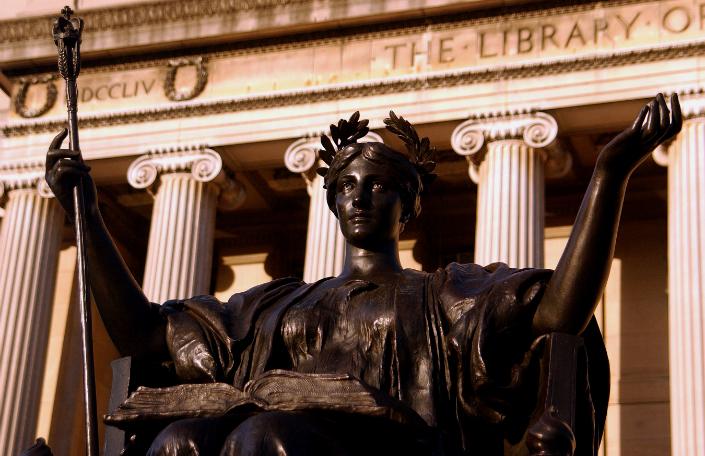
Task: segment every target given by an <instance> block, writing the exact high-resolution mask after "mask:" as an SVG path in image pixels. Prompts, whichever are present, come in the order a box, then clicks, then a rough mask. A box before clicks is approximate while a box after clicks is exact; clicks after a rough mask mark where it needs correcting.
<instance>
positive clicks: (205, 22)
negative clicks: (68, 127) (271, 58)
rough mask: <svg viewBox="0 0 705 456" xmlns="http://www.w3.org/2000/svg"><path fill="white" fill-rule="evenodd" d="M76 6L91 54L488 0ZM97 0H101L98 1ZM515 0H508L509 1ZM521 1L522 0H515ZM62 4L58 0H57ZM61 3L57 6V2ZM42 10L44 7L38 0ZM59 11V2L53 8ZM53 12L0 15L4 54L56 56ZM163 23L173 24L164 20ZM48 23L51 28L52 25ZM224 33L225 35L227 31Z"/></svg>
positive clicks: (333, 24) (421, 12)
mask: <svg viewBox="0 0 705 456" xmlns="http://www.w3.org/2000/svg"><path fill="white" fill-rule="evenodd" d="M86 3H87V5H88V9H81V8H79V9H78V10H77V13H78V14H79V15H80V16H81V17H82V18H83V19H84V20H85V22H86V30H85V31H86V33H85V34H84V36H83V44H82V54H83V56H84V57H89V56H91V55H92V54H96V53H101V52H105V51H109V50H113V49H125V48H127V49H129V48H133V47H136V46H147V45H148V46H155V45H161V44H169V43H176V45H177V46H179V47H182V46H184V45H186V44H187V43H189V42H193V43H196V44H198V42H199V41H202V40H208V41H213V39H215V40H216V41H218V40H222V41H231V39H232V37H234V36H236V37H237V38H238V39H253V38H257V37H259V36H262V35H263V34H267V35H268V36H272V35H281V34H286V33H289V32H288V31H287V29H289V30H290V29H291V28H292V27H297V28H309V27H310V28H316V29H321V28H337V27H340V26H343V25H345V24H346V23H348V22H350V23H359V22H360V21H364V20H365V19H366V18H368V17H373V18H374V20H375V21H380V20H395V19H398V16H399V14H400V13H403V14H404V17H405V18H412V17H415V18H423V17H425V16H426V15H428V14H434V13H435V14H438V13H450V12H457V11H468V10H470V9H477V8H478V7H485V6H486V5H487V4H490V5H491V4H492V3H494V2H492V1H488V0H420V1H418V0H417V1H413V2H410V1H401V2H399V1H389V0H386V1H385V0H354V1H347V2H345V1H338V0H199V1H192V0H161V1H150V2H144V3H142V2H139V3H136V4H123V5H120V6H115V7H110V8H91V3H93V2H86ZM98 3H100V2H98ZM506 3H511V2H506ZM516 3H524V2H523V1H522V0H516ZM59 5H61V3H59ZM81 6H83V7H84V8H85V6H84V2H81ZM59 8H60V7H59ZM41 10H42V14H44V13H45V12H46V11H47V10H46V7H44V6H42V7H41ZM56 13H58V9H57V11H56ZM52 18H53V16H50V15H43V16H35V17H28V18H22V19H11V20H4V21H0V62H4V63H10V62H11V63H12V66H18V65H24V64H25V63H26V64H29V65H33V64H36V63H38V62H40V61H46V62H51V61H52V60H54V59H55V58H56V50H55V48H54V45H53V43H51V41H49V42H48V43H47V40H46V38H47V33H49V36H51V34H50V31H51V23H52V22H51V21H52ZM165 25H168V26H167V27H165ZM47 31H49V32H47ZM225 37H227V38H225Z"/></svg>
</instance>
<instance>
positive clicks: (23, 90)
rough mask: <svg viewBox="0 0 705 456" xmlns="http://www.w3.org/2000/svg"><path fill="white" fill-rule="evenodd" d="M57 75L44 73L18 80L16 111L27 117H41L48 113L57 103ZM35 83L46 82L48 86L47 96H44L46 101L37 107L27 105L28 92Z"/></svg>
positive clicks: (15, 101)
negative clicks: (55, 81)
mask: <svg viewBox="0 0 705 456" xmlns="http://www.w3.org/2000/svg"><path fill="white" fill-rule="evenodd" d="M55 79H56V75H53V74H50V75H44V76H38V77H33V78H22V79H20V80H19V81H18V83H19V88H18V89H17V93H16V94H15V100H14V103H13V105H14V107H15V112H16V113H17V114H18V115H19V116H20V117H24V118H25V119H30V118H33V117H39V116H42V115H44V114H46V113H47V112H48V111H49V110H50V109H51V108H52V107H53V106H54V103H56V96H57V94H58V91H57V89H56V84H55V83H54V80H55ZM35 84H44V85H45V87H46V96H45V98H44V103H43V104H42V105H41V106H39V107H37V108H28V107H27V105H26V98H27V92H28V91H29V88H30V87H31V86H33V85H35Z"/></svg>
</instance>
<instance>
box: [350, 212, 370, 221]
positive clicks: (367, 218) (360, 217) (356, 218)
mask: <svg viewBox="0 0 705 456" xmlns="http://www.w3.org/2000/svg"><path fill="white" fill-rule="evenodd" d="M373 220H374V218H373V217H372V216H371V215H363V214H357V215H353V216H352V217H350V221H351V222H353V223H368V222H371V221H373Z"/></svg>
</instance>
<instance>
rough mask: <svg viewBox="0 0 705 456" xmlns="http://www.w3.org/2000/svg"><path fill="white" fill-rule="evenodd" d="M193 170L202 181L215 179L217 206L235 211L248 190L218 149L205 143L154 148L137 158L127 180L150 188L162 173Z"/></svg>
mask: <svg viewBox="0 0 705 456" xmlns="http://www.w3.org/2000/svg"><path fill="white" fill-rule="evenodd" d="M171 173H190V174H191V177H193V179H195V180H197V181H199V182H212V183H214V184H217V188H218V189H219V197H218V207H219V208H220V209H223V210H232V209H235V208H237V207H239V206H240V205H241V204H242V203H243V202H244V199H245V189H244V187H243V186H242V184H240V183H239V182H237V181H236V180H235V179H234V178H233V177H232V176H228V175H226V172H225V169H224V168H223V160H222V159H221V157H220V154H218V152H216V151H214V150H212V149H209V148H207V147H206V146H205V145H187V146H175V147H170V148H163V149H153V150H149V151H147V153H146V154H144V155H142V156H140V157H138V158H137V159H135V161H133V162H132V163H131V164H130V167H129V168H128V169H127V181H128V182H129V183H130V185H131V186H132V187H134V188H138V189H143V188H148V187H151V186H152V185H154V184H155V182H156V181H157V177H159V176H160V175H162V174H171Z"/></svg>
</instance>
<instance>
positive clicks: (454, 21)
mask: <svg viewBox="0 0 705 456" xmlns="http://www.w3.org/2000/svg"><path fill="white" fill-rule="evenodd" d="M208 1H209V2H213V1H218V0H208ZM231 1H232V0H231ZM262 1H263V3H264V2H265V0H262ZM269 1H271V2H272V3H274V4H277V3H278V2H277V0H269ZM651 1H653V0H613V1H611V2H610V8H614V7H618V6H623V5H631V4H639V3H647V2H651ZM310 2H312V0H289V1H284V0H281V5H293V4H303V3H310ZM162 3H163V4H164V5H170V4H171V2H162ZM562 3H564V5H561V6H554V7H547V8H544V9H528V10H527V9H526V8H527V7H528V6H527V5H524V6H523V8H521V7H520V11H517V12H511V13H506V12H503V13H502V14H494V15H493V14H489V13H491V11H490V12H488V11H471V12H468V13H464V14H455V15H452V16H450V17H449V16H438V17H427V18H424V19H423V20H420V19H411V20H406V21H402V22H396V23H391V24H387V23H382V24H372V25H369V26H364V27H360V28H353V29H350V30H348V29H344V30H339V29H335V30H324V31H317V32H310V33H304V34H300V35H296V36H295V37H291V36H281V37H273V38H263V39H256V40H250V41H245V42H243V43H233V44H232V46H233V48H231V49H224V50H219V51H214V52H205V53H204V52H203V50H202V49H201V50H198V52H197V53H196V54H183V55H179V56H178V57H175V56H173V55H172V56H167V57H156V58H140V57H139V56H132V57H116V58H114V59H113V60H114V61H117V62H116V63H111V64H109V65H100V66H91V62H86V63H84V64H83V68H81V73H82V74H84V75H85V74H92V73H105V72H113V71H128V70H134V69H143V68H149V67H154V66H162V65H169V63H170V62H171V61H172V60H174V59H175V58H189V57H194V58H197V57H198V56H203V57H206V58H208V59H209V60H217V59H220V58H227V57H232V56H241V55H257V54H262V53H268V52H280V51H287V50H295V49H304V48H310V47H313V46H319V45H328V44H338V43H340V42H341V40H345V41H349V40H362V41H364V40H370V39H379V38H393V37H400V36H405V35H408V34H411V33H422V32H426V31H428V30H429V28H430V29H432V30H435V31H452V30H455V29H460V28H467V27H478V26H483V25H489V24H495V23H497V22H498V21H500V22H506V21H519V20H530V19H541V18H545V17H550V16H556V15H562V14H575V13H581V12H585V11H590V10H593V9H597V8H600V7H603V6H604V3H603V2H601V1H599V0H595V1H582V2H581V1H570V0H564V1H563V2H562ZM160 4H161V3H160ZM138 6H145V5H138ZM130 8H131V7H130V6H129V5H128V6H125V7H124V9H119V10H117V11H118V12H119V13H120V15H121V16H122V15H124V11H125V10H127V11H128V12H129V9H130ZM534 8H535V6H534ZM106 11H107V10H106ZM502 11H504V10H502ZM94 12H96V13H97V12H98V11H94ZM231 12H232V11H231ZM88 13H89V12H87V14H88ZM44 19H45V20H50V19H51V18H44ZM184 19H186V18H184ZM27 20H29V19H27ZM11 22H13V21H5V22H3V21H0V44H2V42H3V41H2V37H3V33H6V31H5V30H4V29H3V28H2V25H3V24H8V25H9V27H7V28H12V26H11V24H10V23H11ZM86 22H87V21H86ZM137 24H138V25H139V23H137ZM130 25H131V24H127V25H125V26H130ZM86 26H87V27H88V25H86ZM101 30H105V29H101ZM45 31H46V30H45ZM45 35H46V33H43V34H40V35H38V36H37V38H43V37H44V36H45Z"/></svg>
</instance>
